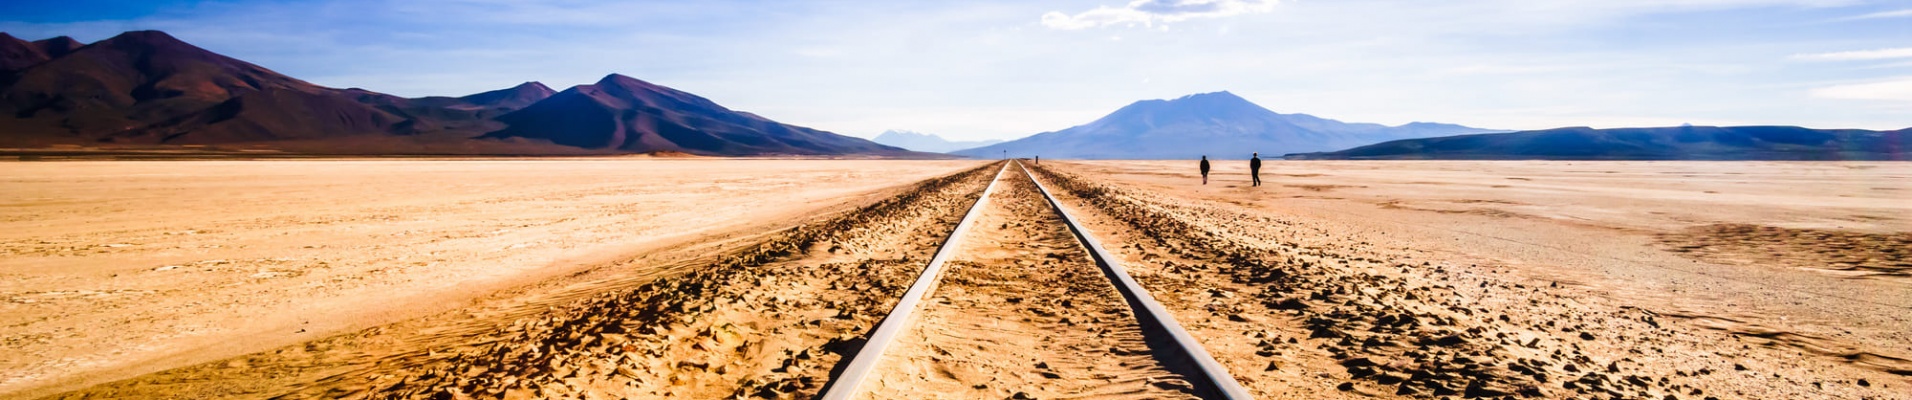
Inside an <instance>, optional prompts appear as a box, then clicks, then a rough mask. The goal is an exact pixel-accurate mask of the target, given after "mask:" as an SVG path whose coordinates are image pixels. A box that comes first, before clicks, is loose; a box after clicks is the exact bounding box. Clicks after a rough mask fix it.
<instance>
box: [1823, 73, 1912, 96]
mask: <svg viewBox="0 0 1912 400" xmlns="http://www.w3.org/2000/svg"><path fill="white" fill-rule="evenodd" d="M1811 94H1812V97H1818V98H1822V99H1844V100H1887V101H1912V77H1899V78H1894V79H1889V80H1883V81H1876V82H1866V83H1853V84H1845V85H1833V86H1827V87H1822V88H1817V89H1813V90H1812V92H1811Z"/></svg>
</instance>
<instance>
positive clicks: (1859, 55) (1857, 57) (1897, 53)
mask: <svg viewBox="0 0 1912 400" xmlns="http://www.w3.org/2000/svg"><path fill="white" fill-rule="evenodd" d="M1789 58H1792V59H1794V60H1807V61H1867V60H1890V59H1895V58H1912V47H1899V48H1891V49H1878V50H1858V51H1836V52H1831V53H1812V54H1794V55H1793V56H1792V57H1789Z"/></svg>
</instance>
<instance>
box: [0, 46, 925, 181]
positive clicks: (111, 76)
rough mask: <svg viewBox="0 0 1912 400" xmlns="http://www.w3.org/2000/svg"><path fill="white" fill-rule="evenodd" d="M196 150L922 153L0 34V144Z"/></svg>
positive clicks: (698, 111)
mask: <svg viewBox="0 0 1912 400" xmlns="http://www.w3.org/2000/svg"><path fill="white" fill-rule="evenodd" d="M61 145H65V146H87V147H96V148H166V147H179V146H194V145H199V146H203V145H214V146H228V147H236V148H246V149H278V150H289V151H294V152H304V153H324V154H511V155H539V154H617V153H634V152H654V151H679V152H688V153H693V154H706V155H846V154H857V155H876V156H921V155H922V154H920V153H913V152H909V151H907V150H903V149H900V148H895V147H890V146H884V145H880V144H876V143H874V142H870V141H868V140H864V139H860V138H854V137H849V136H842V135H837V134H833V133H829V132H824V131H819V130H815V129H810V128H804V127H799V126H792V125H786V124H782V123H778V122H776V121H772V120H769V119H766V118H763V117H761V116H757V115H754V114H750V113H747V112H740V111H734V110H730V109H727V108H724V107H723V106H720V105H717V104H716V103H714V102H712V101H710V100H708V99H704V98H702V97H698V96H696V95H692V94H689V93H685V92H682V91H678V90H675V89H671V88H668V87H664V86H659V85H655V84H651V83H648V82H644V81H641V80H637V79H634V78H630V77H626V76H622V75H617V74H611V75H609V76H606V77H605V78H604V79H603V80H600V81H599V82H597V83H595V84H589V85H580V86H576V87H571V88H569V89H566V90H564V91H561V92H560V91H554V90H552V89H551V88H550V87H547V86H545V85H544V84H542V83H538V82H526V83H524V84H521V85H518V86H515V87H512V88H507V89H501V90H495V91H489V92H484V93H478V94H473V95H469V96H463V97H422V98H404V97H399V96H393V95H389V94H384V93H378V92H374V91H370V90H365V89H357V88H351V89H334V88H328V87H323V86H319V85H315V84H312V83H309V82H305V81H302V80H299V79H295V78H292V77H289V76H285V75H283V74H279V73H277V72H274V71H272V70H269V69H266V68H264V67H260V66H258V65H253V64H251V63H247V62H244V61H240V60H237V59H233V58H230V57H226V56H223V55H219V54H216V53H213V52H211V51H207V50H205V49H202V48H199V47H197V46H193V45H191V44H188V43H186V42H183V41H180V40H178V39H176V38H174V37H172V36H171V35H168V34H166V33H164V32H159V31H133V32H126V33H123V34H120V35H118V36H114V37H112V38H109V39H106V40H101V41H99V42H95V43H91V44H81V43H80V42H78V41H75V40H73V39H71V38H67V37H58V38H52V39H46V40H39V41H32V42H28V41H25V40H21V39H18V38H15V37H13V36H12V35H8V34H5V33H0V147H16V148H21V147H25V148H35V147H47V146H61Z"/></svg>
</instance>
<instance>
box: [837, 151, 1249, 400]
mask: <svg viewBox="0 0 1912 400" xmlns="http://www.w3.org/2000/svg"><path fill="white" fill-rule="evenodd" d="M1010 164H1015V165H1016V167H1017V168H1018V169H1021V170H1022V171H1023V174H1024V175H1027V176H1028V177H1029V180H1030V182H1032V183H1034V184H1035V185H1036V190H1038V191H1040V192H1042V196H1043V198H1044V199H1046V200H1048V201H1049V206H1050V207H1052V208H1054V209H1055V211H1056V213H1057V214H1060V215H1061V216H1062V220H1063V222H1064V223H1065V224H1067V225H1068V226H1069V231H1070V232H1072V233H1074V234H1075V237H1076V239H1077V240H1078V241H1080V242H1081V243H1082V245H1083V247H1085V248H1087V249H1088V250H1089V254H1090V258H1093V259H1094V260H1095V263H1096V266H1097V267H1100V268H1101V269H1102V272H1103V275H1104V276H1106V277H1108V278H1109V279H1110V280H1111V281H1113V283H1115V287H1116V291H1117V292H1120V293H1121V294H1122V298H1123V300H1124V301H1125V302H1127V303H1128V305H1129V308H1130V309H1131V310H1133V311H1134V312H1135V316H1136V320H1137V321H1138V322H1139V323H1140V324H1141V325H1142V328H1143V329H1144V330H1145V331H1153V332H1156V333H1160V334H1162V335H1163V337H1166V338H1168V339H1169V341H1170V342H1171V344H1172V345H1173V346H1172V348H1170V349H1159V350H1166V351H1167V353H1168V355H1169V356H1171V357H1184V358H1186V361H1188V363H1189V364H1192V365H1194V366H1195V368H1196V371H1195V372H1197V373H1198V374H1199V375H1200V376H1191V377H1189V378H1191V380H1197V382H1191V383H1193V384H1195V385H1197V386H1198V387H1197V390H1198V393H1206V394H1209V396H1205V397H1209V398H1222V399H1230V400H1247V399H1253V398H1254V396H1252V395H1249V394H1248V390H1247V389H1244V388H1242V386H1241V383H1240V382H1237V381H1235V378H1234V376H1232V375H1229V374H1228V370H1227V369H1226V368H1223V367H1222V365H1221V363H1218V362H1216V361H1215V358H1214V357H1213V356H1210V355H1209V354H1208V351H1207V350H1205V349H1203V348H1202V346H1201V343H1200V342H1197V341H1195V338H1194V337H1193V336H1190V335H1189V334H1188V331H1187V330H1185V329H1182V325H1181V324H1178V323H1176V322H1175V318H1174V317H1172V316H1171V315H1170V314H1169V313H1168V309H1167V308H1165V307H1163V306H1162V304H1161V303H1159V302H1156V301H1155V298H1154V297H1152V296H1149V294H1148V291H1147V290H1146V289H1143V288H1142V285H1141V284H1140V283H1138V282H1136V281H1135V278H1134V277H1131V276H1129V274H1128V270H1127V269H1125V268H1123V267H1122V265H1121V263H1120V262H1118V261H1116V259H1115V257H1114V256H1112V255H1110V254H1109V252H1108V250H1104V249H1103V248H1102V244H1101V242H1098V241H1096V240H1095V237H1093V236H1090V234H1089V232H1088V230H1086V229H1084V228H1083V227H1082V225H1081V223H1080V222H1079V221H1078V220H1077V219H1076V218H1075V216H1074V215H1072V214H1070V213H1069V210H1068V208H1066V207H1064V206H1063V205H1062V203H1061V202H1060V201H1058V200H1056V197H1055V196H1054V195H1052V194H1050V192H1049V189H1048V188H1047V187H1044V186H1043V185H1042V182H1041V181H1040V180H1037V179H1036V176H1035V174H1032V173H1030V172H1029V170H1028V169H1027V168H1024V167H1023V166H1022V164H1021V163H1018V162H1015V161H1011V162H1010V163H1005V164H1003V168H1002V170H999V171H996V177H995V178H993V179H991V180H990V181H989V186H988V187H987V188H984V189H983V194H982V196H981V197H978V198H977V199H976V204H975V205H972V206H970V208H969V212H968V213H967V214H965V215H964V216H963V220H962V222H959V223H957V224H956V229H954V230H951V231H950V234H949V238H948V239H947V240H945V241H944V242H943V245H942V246H941V247H939V248H937V250H936V256H935V257H933V258H931V259H930V262H929V265H928V266H927V267H924V268H923V273H922V274H921V275H919V276H917V278H916V282H915V283H914V284H911V285H910V288H909V290H908V291H906V292H904V293H903V298H902V300H900V301H898V302H897V304H896V307H895V308H892V309H891V310H890V315H889V316H887V317H884V318H883V322H882V323H880V324H878V325H877V327H876V330H875V331H874V332H873V333H871V334H870V337H869V340H867V341H865V342H864V345H863V348H862V349H861V350H858V351H857V353H856V355H855V356H854V358H852V359H851V360H850V364H849V365H848V366H846V367H844V370H843V372H842V373H841V374H839V375H837V376H836V377H835V378H833V379H831V380H830V382H829V384H828V385H827V387H825V388H824V392H823V396H821V397H820V398H821V399H825V400H849V399H851V398H853V397H854V396H855V395H856V394H857V393H859V389H860V388H861V386H862V385H863V381H864V380H865V379H866V378H868V377H869V376H870V375H871V373H872V372H874V371H875V370H876V365H877V363H878V362H879V361H880V360H881V359H882V358H883V353H884V352H885V351H886V350H888V349H889V347H890V345H891V344H893V343H894V342H895V341H896V338H897V337H898V336H900V335H901V334H902V333H903V331H904V330H905V329H907V328H908V327H909V324H910V323H911V322H912V320H913V319H914V317H915V313H916V309H917V308H919V305H920V303H921V302H922V301H923V299H924V298H926V297H928V296H929V294H930V292H931V291H933V290H935V287H936V283H937V281H939V280H941V279H942V272H943V263H944V261H946V260H947V259H948V258H949V257H950V255H952V254H954V253H955V249H956V248H957V247H958V244H960V242H961V239H962V233H963V232H964V231H965V230H967V229H968V228H969V225H970V224H971V222H973V221H974V220H975V218H976V216H978V215H980V214H981V213H982V209H983V206H984V205H985V204H986V203H987V202H988V200H989V194H990V193H991V192H993V191H994V190H995V189H996V182H997V181H1000V180H1002V175H1003V174H1004V173H1006V172H1008V170H1009V165H1010Z"/></svg>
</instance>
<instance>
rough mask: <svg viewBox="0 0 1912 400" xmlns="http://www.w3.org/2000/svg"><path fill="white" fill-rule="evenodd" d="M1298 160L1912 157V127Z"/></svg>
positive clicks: (1478, 138) (1380, 149)
mask: <svg viewBox="0 0 1912 400" xmlns="http://www.w3.org/2000/svg"><path fill="white" fill-rule="evenodd" d="M1289 158H1294V159H1334V160H1350V159H1382V160H1401V159H1447V160H1507V159H1534V160H1912V128H1907V129H1900V130H1896V131H1870V130H1859V129H1809V128H1801V127H1796V126H1733V127H1717V126H1679V127H1662V128H1621V129H1593V128H1587V127H1573V128H1559V129H1548V130H1539V131H1522V132H1511V133H1499V134H1483V135H1462V136H1451V137H1438V138H1425V139H1408V140H1397V141H1391V142H1385V143H1379V144H1373V145H1368V146H1361V147H1356V148H1352V149H1347V150H1341V151H1333V152H1322V153H1304V154H1293V155H1290V156H1289Z"/></svg>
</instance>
